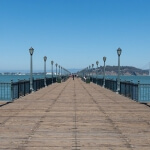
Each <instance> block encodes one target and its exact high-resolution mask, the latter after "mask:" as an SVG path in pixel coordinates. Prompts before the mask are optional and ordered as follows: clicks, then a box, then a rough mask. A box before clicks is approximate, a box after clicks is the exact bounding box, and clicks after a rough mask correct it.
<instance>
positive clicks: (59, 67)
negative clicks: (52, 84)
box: [58, 65, 60, 76]
mask: <svg viewBox="0 0 150 150" xmlns="http://www.w3.org/2000/svg"><path fill="white" fill-rule="evenodd" d="M58 67H59V76H60V65H59V66H58Z"/></svg>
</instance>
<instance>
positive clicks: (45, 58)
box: [44, 56, 47, 87]
mask: <svg viewBox="0 0 150 150" xmlns="http://www.w3.org/2000/svg"><path fill="white" fill-rule="evenodd" d="M46 60H47V57H46V56H44V85H45V87H46V86H47V85H46Z"/></svg>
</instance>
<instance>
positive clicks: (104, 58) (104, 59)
mask: <svg viewBox="0 0 150 150" xmlns="http://www.w3.org/2000/svg"><path fill="white" fill-rule="evenodd" d="M103 61H104V77H103V87H105V61H106V57H103Z"/></svg>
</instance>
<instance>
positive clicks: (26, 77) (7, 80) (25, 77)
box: [0, 75, 51, 83]
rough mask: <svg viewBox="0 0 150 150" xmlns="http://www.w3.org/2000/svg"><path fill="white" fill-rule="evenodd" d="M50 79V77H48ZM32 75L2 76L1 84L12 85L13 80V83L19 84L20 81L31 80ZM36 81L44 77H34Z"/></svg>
mask: <svg viewBox="0 0 150 150" xmlns="http://www.w3.org/2000/svg"><path fill="white" fill-rule="evenodd" d="M46 77H47V78H50V77H51V76H50V75H47V76H46ZM29 78H30V75H0V83H10V82H11V80H13V82H17V81H18V80H29ZM33 78H34V79H43V78H44V75H33Z"/></svg>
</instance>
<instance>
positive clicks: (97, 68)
mask: <svg viewBox="0 0 150 150" xmlns="http://www.w3.org/2000/svg"><path fill="white" fill-rule="evenodd" d="M98 64H99V62H98V61H96V65H97V71H96V84H97V73H98Z"/></svg>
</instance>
